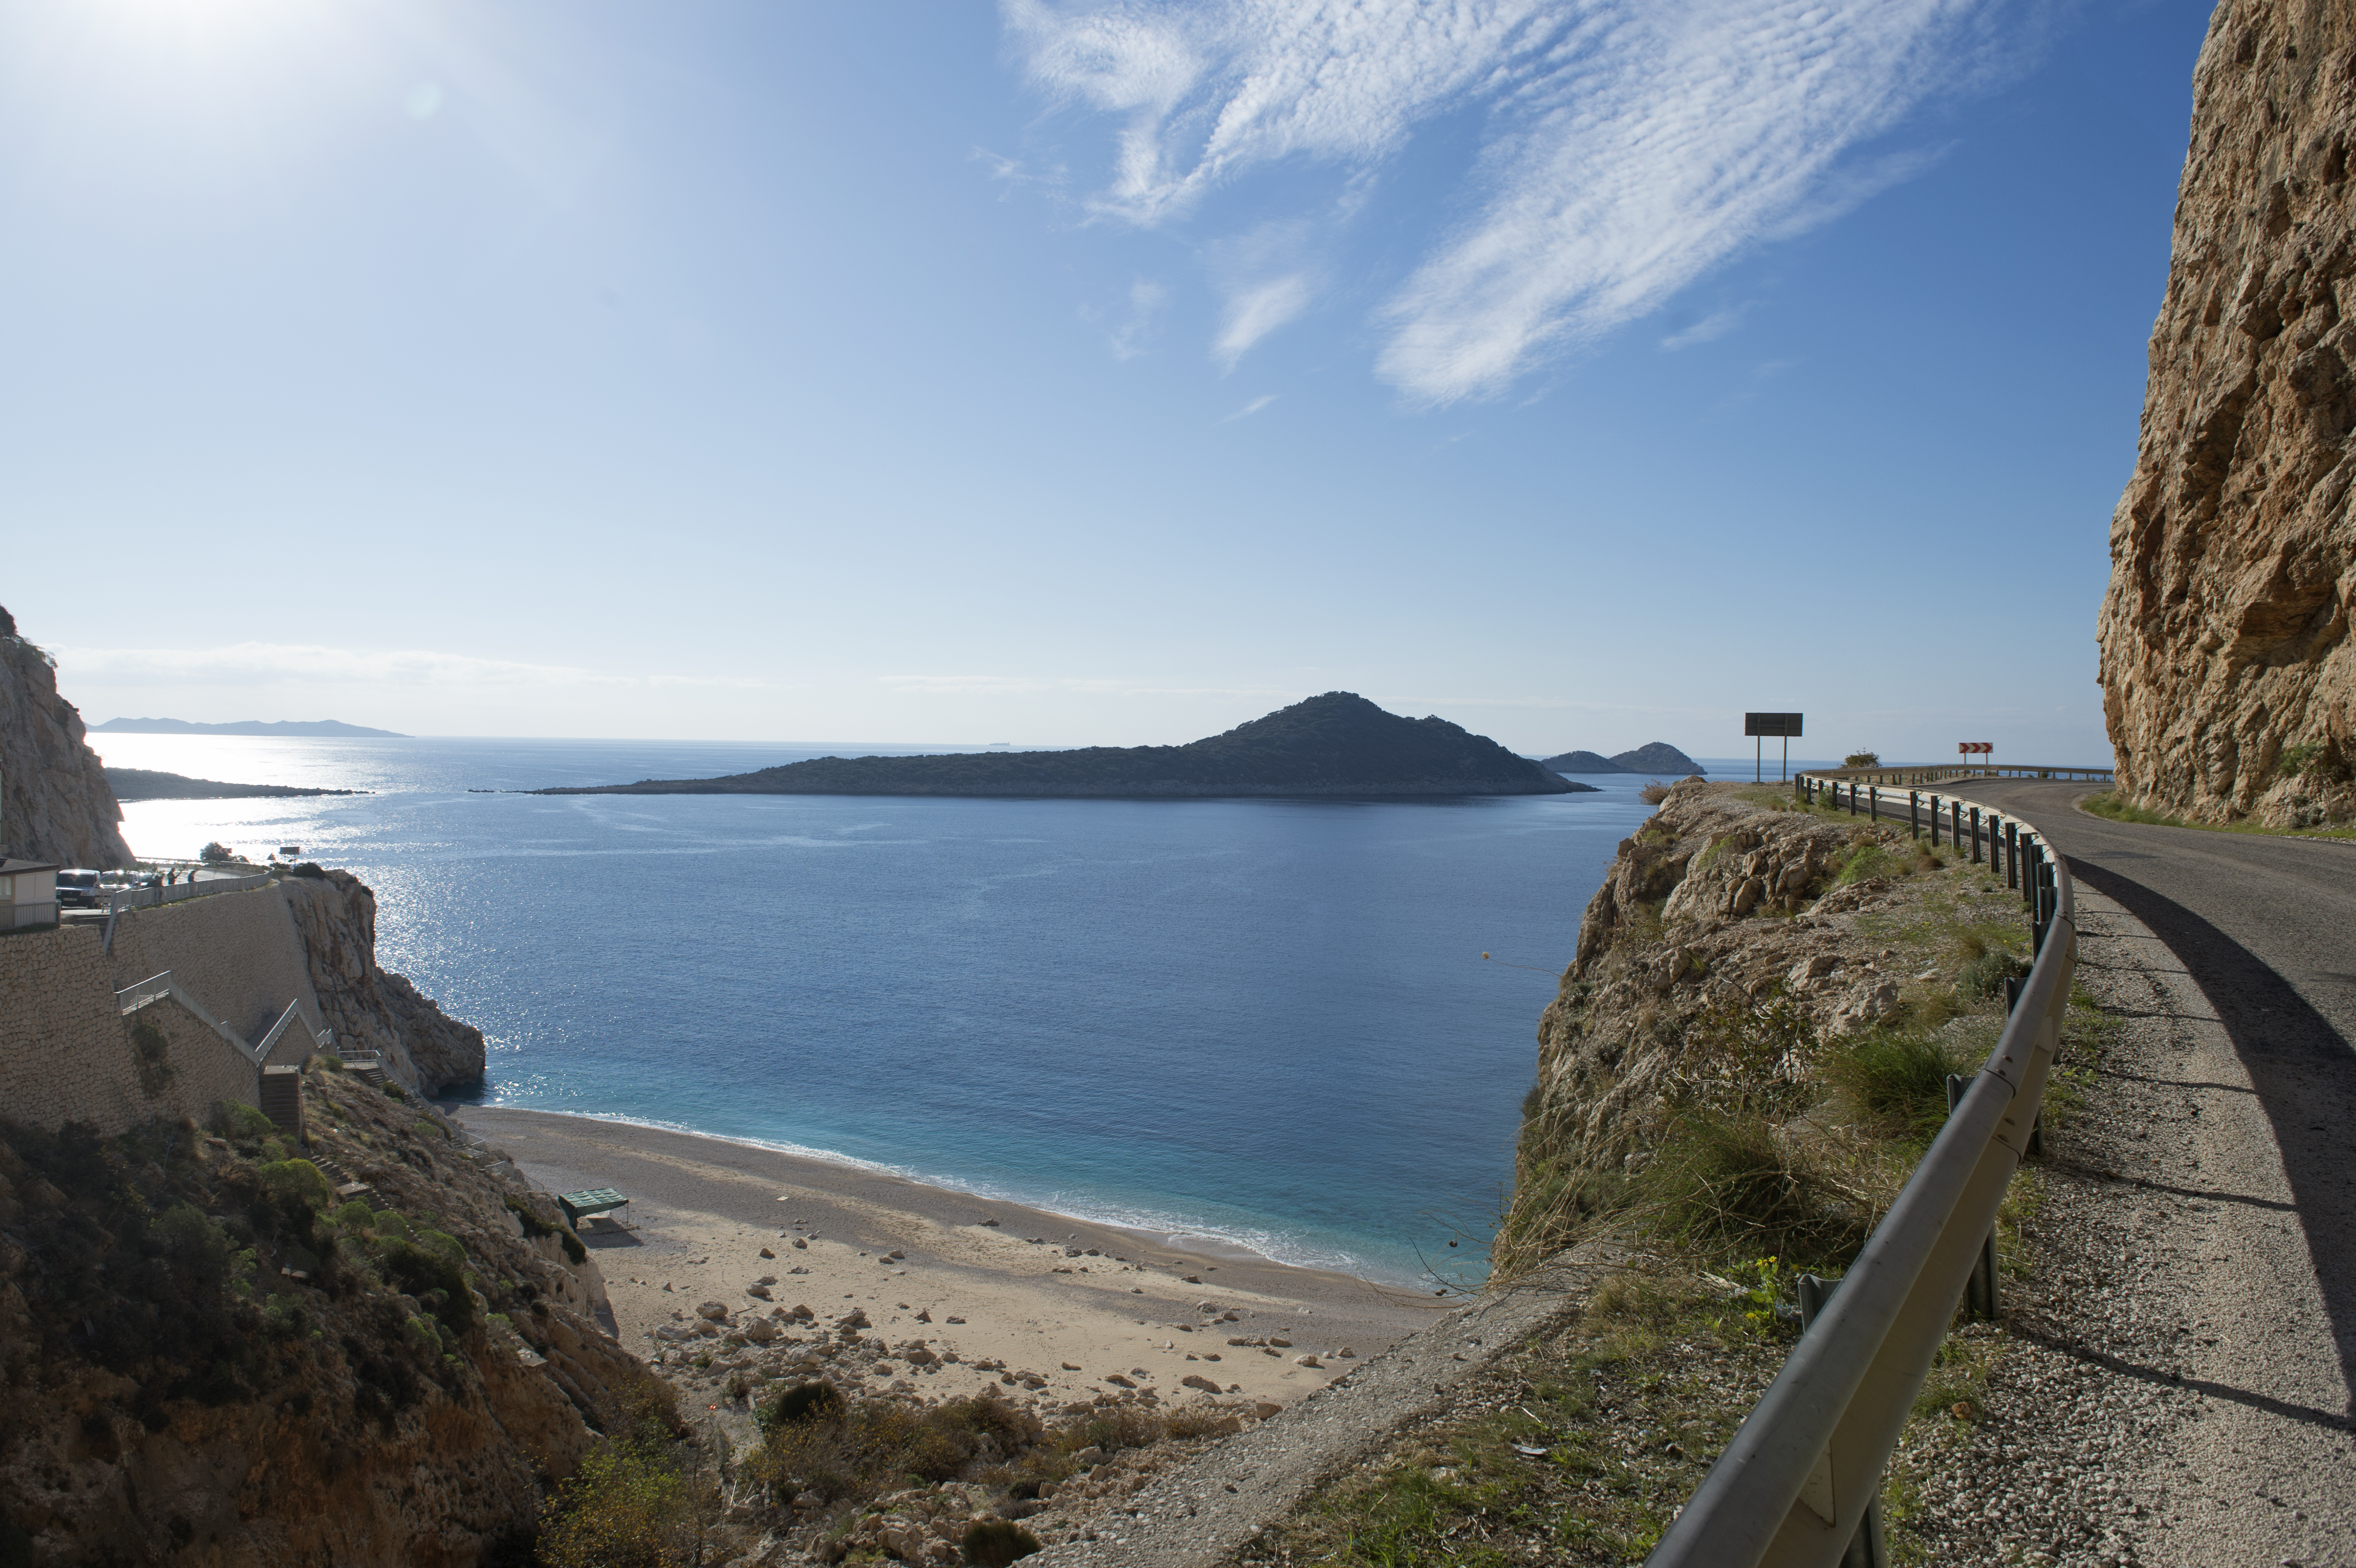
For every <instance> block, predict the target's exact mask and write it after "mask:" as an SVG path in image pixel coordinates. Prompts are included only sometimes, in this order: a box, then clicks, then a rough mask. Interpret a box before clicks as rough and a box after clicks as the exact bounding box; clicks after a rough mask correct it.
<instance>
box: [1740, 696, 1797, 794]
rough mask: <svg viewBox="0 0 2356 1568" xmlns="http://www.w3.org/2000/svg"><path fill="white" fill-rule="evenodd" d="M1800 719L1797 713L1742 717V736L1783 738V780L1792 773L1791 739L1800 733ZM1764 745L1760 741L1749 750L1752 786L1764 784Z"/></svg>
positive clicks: (1748, 714) (1756, 714) (1746, 715)
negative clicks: (1776, 736)
mask: <svg viewBox="0 0 2356 1568" xmlns="http://www.w3.org/2000/svg"><path fill="white" fill-rule="evenodd" d="M1802 717H1803V716H1802V715H1800V714H1797V713H1745V714H1744V715H1743V716H1742V732H1743V733H1744V734H1746V735H1751V736H1763V735H1780V736H1782V737H1783V773H1782V774H1781V775H1780V776H1782V777H1784V778H1789V777H1790V776H1791V773H1792V737H1793V736H1794V735H1796V734H1798V733H1799V732H1800V720H1801V718H1802ZM1766 745H1767V742H1766V741H1763V740H1762V741H1759V742H1758V744H1756V745H1754V746H1752V747H1751V783H1753V784H1762V783H1764V782H1765V774H1766V771H1767V764H1766Z"/></svg>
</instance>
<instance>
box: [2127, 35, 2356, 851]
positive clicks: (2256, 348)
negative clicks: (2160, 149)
mask: <svg viewBox="0 0 2356 1568" xmlns="http://www.w3.org/2000/svg"><path fill="white" fill-rule="evenodd" d="M2351 141H2356V13H2351V11H2350V10H2349V8H2348V7H2347V6H2346V5H2340V4H2335V3H2333V0H2226V3H2225V4H2222V5H2219V6H2218V8H2217V11H2216V14H2215V16H2213V17H2212V18H2211V22H2210V27H2209V36H2208V40H2207V42H2206V43H2205V44H2204V45H2203V46H2202V48H2201V59H2200V63H2199V65H2198V66H2197V67H2196V69H2195V71H2194V76H2193V115H2192V144H2191V151H2190V155H2188V156H2187V158H2186V159H2185V165H2184V175H2183V179H2182V182H2181V185H2180V187H2179V199H2178V203H2177V208H2176V230H2175V240H2174V244H2173V249H2172V251H2171V254H2170V257H2169V279H2168V291H2167V296H2166V299H2165V301H2164V302H2163V304H2161V307H2160V313H2159V319H2158V323H2157V325H2155V326H2154V328H2153V330H2152V337H2151V356H2150V359H2151V369H2150V379H2149V381H2148V383H2147V389H2146V392H2145V399H2144V411H2143V425H2142V435H2141V443H2140V452H2139V454H2138V457H2137V462H2136V473H2135V476H2134V478H2133V479H2132V480H2131V481H2130V482H2129V483H2128V485H2127V487H2126V494H2125V495H2124V496H2122V497H2121V498H2120V501H2119V505H2118V509H2117V511H2116V512H2115V515H2114V516H2113V518H2112V522H2111V563H2112V565H2111V583H2110V590H2109V592H2108V594H2107V595H2106V597H2105V598H2104V604H2103V612H2102V621H2101V627H2100V638H2101V642H2102V674H2101V680H2102V686H2103V703H2104V718H2105V720H2106V722H2107V724H2108V727H2109V731H2110V736H2111V744H2112V746H2113V748H2114V750H2115V754H2116V762H2117V765H2118V770H2119V782H2120V786H2121V789H2122V792H2123V793H2125V794H2126V795H2128V796H2130V797H2131V798H2133V799H2135V800H2136V801H2139V802H2141V803H2143V804H2146V805H2152V806H2155V807H2158V808H2160V809H2164V810H2169V811H2172V812H2177V813H2180V814H2184V815H2188V816H2196V817H2201V818H2205V819H2209V820H2225V819H2231V818H2234V817H2239V816H2250V815H2254V816H2258V817H2259V818H2261V819H2262V820H2265V821H2268V822H2271V823H2274V824H2276V825H2278V826H2298V825H2310V824H2313V823H2317V822H2319V821H2323V820H2326V819H2328V818H2331V817H2340V816H2349V815H2351V813H2356V788H2351V784H2350V783H2349V777H2350V768H2351V763H2356V731H2352V730H2351V725H2356V649H2351V645H2350V639H2349V620H2350V615H2351V609H2356V525H2351V519H2350V517H2349V512H2348V492H2349V483H2350V480H2351V477H2356V465H2351V463H2350V461H2349V452H2348V443H2349V436H2350V432H2351V428H2356V371H2351V361H2356V326H2351V325H2350V324H2349V321H2348V319H2347V318H2348V316H2349V315H2351V313H2352V312H2356V209H2351V193H2356V187H2351V184H2350V181H2349V168H2348V160H2349V151H2350V144H2351Z"/></svg>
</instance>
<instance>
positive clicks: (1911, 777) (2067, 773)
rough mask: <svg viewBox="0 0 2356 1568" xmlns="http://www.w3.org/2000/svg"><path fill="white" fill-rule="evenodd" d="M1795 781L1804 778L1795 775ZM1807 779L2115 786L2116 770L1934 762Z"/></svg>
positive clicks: (1821, 772)
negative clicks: (2010, 781) (2040, 781)
mask: <svg viewBox="0 0 2356 1568" xmlns="http://www.w3.org/2000/svg"><path fill="white" fill-rule="evenodd" d="M1793 776H1794V778H1798V777H1801V776H1802V775H1801V774H1798V773H1795V774H1794V775H1793ZM1805 776H1807V777H1810V778H1818V779H1841V780H1854V781H1857V782H1858V783H1863V784H1944V783H1946V782H1947V781H1948V780H1949V779H2061V780H2065V781H2068V782H2071V783H2074V784H2115V783H2116V782H2117V777H2116V773H2115V770H2114V769H2111V768H2106V767H2094V766H2087V767H2079V766H2074V765H2067V766H2065V765H2063V764H2061V763H1928V764H1925V765H1923V766H1921V767H1883V766H1881V765H1879V764H1876V765H1875V766H1873V767H1869V768H1809V769H1807V770H1805Z"/></svg>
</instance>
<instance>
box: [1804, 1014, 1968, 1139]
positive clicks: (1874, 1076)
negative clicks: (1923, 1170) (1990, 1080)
mask: <svg viewBox="0 0 2356 1568" xmlns="http://www.w3.org/2000/svg"><path fill="white" fill-rule="evenodd" d="M1961 1071H1963V1063H1962V1061H1960V1059H1959V1058H1958V1056H1957V1054H1956V1052H1955V1051H1954V1048H1952V1047H1950V1046H1949V1045H1947V1044H1946V1043H1945V1042H1944V1041H1942V1040H1939V1039H1938V1038H1937V1037H1936V1036H1934V1035H1929V1034H1918V1033H1911V1032H1910V1033H1887V1032H1876V1033H1873V1034H1868V1035H1862V1036H1859V1037H1858V1039H1856V1040H1852V1041H1850V1042H1849V1043H1848V1044H1847V1045H1845V1046H1843V1047H1842V1048H1841V1049H1840V1050H1839V1051H1837V1052H1836V1053H1835V1054H1834V1055H1833V1057H1832V1059H1831V1060H1830V1061H1829V1062H1827V1063H1826V1076H1828V1077H1829V1078H1830V1079H1831V1080H1832V1081H1833V1083H1834V1084H1835V1086H1836V1087H1837V1088H1838V1089H1840V1090H1841V1092H1842V1093H1845V1094H1846V1095H1847V1097H1848V1099H1849V1101H1850V1103H1851V1104H1854V1105H1855V1106H1856V1107H1857V1109H1858V1112H1860V1113H1861V1114H1863V1115H1867V1116H1869V1117H1872V1118H1874V1119H1876V1120H1879V1121H1880V1122H1881V1123H1883V1124H1884V1125H1887V1126H1889V1127H1890V1128H1891V1129H1892V1130H1893V1131H1896V1132H1898V1133H1900V1134H1901V1135H1902V1136H1910V1137H1914V1138H1920V1139H1922V1140H1923V1141H1926V1142H1927V1141H1928V1140H1930V1139H1932V1138H1933V1137H1936V1136H1938V1133H1939V1129H1940V1127H1941V1126H1943V1125H1945V1123H1946V1120H1947V1074H1949V1073H1950V1072H1961Z"/></svg>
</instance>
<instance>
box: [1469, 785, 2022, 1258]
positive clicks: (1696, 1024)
mask: <svg viewBox="0 0 2356 1568" xmlns="http://www.w3.org/2000/svg"><path fill="white" fill-rule="evenodd" d="M1750 794H1751V792H1749V791H1747V790H1746V789H1744V788H1742V787H1740V786H1732V785H1723V784H1705V783H1704V782H1702V781H1701V780H1699V779H1689V780H1687V781H1686V782H1685V783H1683V784H1678V785H1677V786H1676V788H1674V789H1672V790H1671V791H1670V792H1669V794H1668V796H1667V798H1666V799H1665V800H1664V801H1663V802H1662V803H1661V808H1660V810H1659V811H1658V812H1657V813H1656V814H1655V816H1654V817H1653V818H1652V820H1651V821H1649V822H1647V823H1646V824H1645V825H1644V828H1643V830H1642V831H1640V832H1638V833H1637V834H1636V835H1635V836H1634V837H1631V838H1628V839H1626V840H1623V841H1622V844H1621V846H1620V854H1619V858H1618V859H1616V860H1615V861H1614V863H1613V865H1612V869H1611V872H1610V873H1609V874H1608V875H1607V876H1606V877H1605V878H1604V881H1603V885H1602V887H1601V888H1600V889H1599V890H1598V891H1597V892H1596V894H1595V897H1594V898H1593V899H1592V900H1591V901H1590V902H1589V904H1588V906H1587V915H1586V919H1585V920H1584V921H1583V922H1582V923H1581V924H1580V932H1579V946H1578V950H1577V956H1576V958H1574V960H1573V961H1572V963H1571V965H1570V967H1569V969H1568V970H1567V971H1565V972H1564V975H1563V977H1562V985H1561V988H1560V990H1559V991H1558V993H1557V995H1556V997H1555V999H1554V1000H1553V1002H1551V1003H1550V1004H1549V1005H1548V1006H1547V1009H1546V1012H1545V1013H1544V1015H1543V1016H1541V1018H1540V1019H1539V1020H1538V1064H1537V1083H1535V1084H1534V1085H1533V1086H1532V1088H1531V1090H1530V1093H1529V1096H1528V1098H1527V1099H1526V1100H1525V1101H1524V1102H1523V1107H1522V1108H1523V1115H1524V1121H1523V1125H1522V1135H1521V1140H1520V1146H1519V1147H1518V1149H1517V1150H1516V1154H1515V1192H1514V1200H1513V1205H1512V1209H1511V1211H1509V1214H1508V1218H1507V1224H1506V1226H1505V1230H1504V1232H1501V1234H1500V1236H1499V1238H1498V1242H1497V1243H1496V1246H1495V1249H1494V1253H1493V1255H1494V1258H1495V1260H1496V1263H1497V1266H1498V1267H1499V1268H1500V1269H1502V1270H1503V1271H1504V1272H1505V1275H1508V1276H1510V1275H1513V1274H1514V1273H1515V1272H1516V1271H1517V1270H1520V1269H1524V1268H1528V1267H1531V1266H1533V1265H1535V1264H1537V1263H1538V1262H1539V1261H1541V1260H1542V1259H1544V1258H1545V1257H1547V1256H1549V1255H1551V1253H1552V1252H1553V1251H1554V1250H1555V1249H1556V1248H1558V1246H1560V1245H1563V1244H1566V1243H1565V1236H1566V1234H1567V1233H1568V1232H1567V1230H1566V1227H1567V1226H1568V1225H1569V1224H1571V1223H1572V1222H1573V1221H1575V1219H1576V1216H1577V1215H1578V1213H1579V1212H1580V1211H1581V1210H1582V1208H1583V1207H1584V1206H1586V1205H1588V1204H1590V1203H1591V1202H1601V1201H1605V1200H1607V1199H1608V1196H1609V1194H1611V1193H1612V1191H1614V1190H1615V1189H1618V1188H1620V1187H1621V1186H1622V1185H1623V1184H1625V1183H1627V1182H1628V1181H1629V1180H1630V1179H1633V1178H1635V1177H1637V1176H1638V1174H1639V1173H1640V1172H1641V1171H1643V1169H1644V1167H1645V1165H1646V1163H1647V1162H1648V1161H1649V1160H1650V1159H1651V1158H1652V1157H1653V1156H1654V1154H1655V1153H1656V1152H1657V1151H1658V1150H1659V1149H1660V1148H1661V1147H1663V1146H1664V1145H1665V1143H1667V1142H1669V1141H1671V1140H1673V1139H1674V1138H1675V1137H1676V1136H1677V1133H1678V1129H1679V1127H1680V1126H1681V1125H1683V1124H1684V1122H1685V1120H1686V1119H1687V1118H1688V1117H1690V1116H1693V1115H1696V1114H1697V1112H1698V1111H1708V1113H1709V1114H1713V1115H1714V1114H1718V1113H1719V1112H1723V1111H1725V1110H1726V1108H1727V1107H1729V1106H1736V1107H1749V1108H1751V1109H1754V1110H1755V1109H1757V1107H1759V1106H1760V1105H1762V1104H1767V1103H1769V1102H1780V1101H1788V1102H1789V1103H1788V1104H1785V1106H1784V1108H1785V1109H1786V1110H1791V1109H1793V1108H1794V1107H1801V1108H1804V1106H1805V1105H1807V1104H1812V1103H1814V1101H1815V1099H1817V1098H1818V1097H1820V1095H1821V1093H1822V1085H1821V1083H1818V1082H1816V1080H1817V1078H1818V1076H1819V1074H1820V1071H1821V1064H1822V1060H1823V1057H1824V1054H1825V1051H1826V1048H1827V1047H1828V1046H1831V1045H1833V1044H1835V1043H1836V1042H1837V1041H1839V1040H1843V1039H1845V1038H1847V1037H1849V1036H1854V1035H1858V1034H1861V1033H1864V1032H1866V1031H1869V1030H1872V1029H1877V1028H1885V1027H1888V1026H1890V1025H1891V1024H1893V1023H1902V1022H1903V1021H1904V1019H1905V1018H1906V1016H1907V1015H1908V1013H1909V1009H1910V1008H1919V1009H1920V1012H1921V1015H1922V1016H1923V1017H1929V1018H1933V1019H1942V1018H1946V1017H1949V1016H1951V1015H1954V1013H1955V1012H1956V1010H1957V1007H1956V1006H1950V1005H1948V1003H1949V1002H1951V1001H1953V1000H1954V998H1955V997H1957V996H1958V992H1957V990H1956V987H1957V985H1958V981H1959V976H1960V966H1961V965H1962V964H1963V963H1964V962H1965V955H1964V953H1963V951H1962V950H1961V949H1960V948H1959V947H1954V946H1951V945H1949V944H1947V941H1946V939H1945V938H1944V937H1939V936H1933V935H1930V934H1927V933H1932V932H1934V931H1936V930H1939V929H1942V928H1944V927H1951V926H1954V925H1955V924H1957V923H1965V924H1970V923H1973V922H1974V921H1975V920H1984V919H1985V918H1986V917H1988V916H1994V917H1995V919H1996V920H1997V921H1998V922H1999V923H2007V922H2008V921H2009V920H2010V918H2011V917H2012V915H2013V913H2014V912H2017V910H2018V909H2019V901H2018V897H2017V895H2015V894H2013V893H2011V892H2009V891H2006V890H2005V889H2004V888H2003V886H2002V884H2001V882H2000V880H1997V878H1995V877H1994V876H1993V875H1992V874H1990V873H1989V872H1988V871H1987V869H1986V868H1985V867H1984V866H1982V867H1975V866H1973V865H1972V864H1970V863H1968V861H1966V862H1965V863H1962V864H1958V863H1957V862H1956V859H1955V856H1954V847H1953V846H1952V845H1951V844H1950V845H1943V846H1941V847H1940V848H1938V849H1937V850H1933V848H1932V847H1931V845H1930V844H1929V842H1928V841H1927V838H1926V839H1924V840H1922V841H1920V842H1918V841H1916V840H1914V839H1913V838H1912V837H1910V835H1909V833H1908V830H1907V827H1906V823H1905V806H1904V802H1903V799H1902V798H1901V801H1900V802H1899V804H1898V805H1897V807H1896V811H1897V817H1896V820H1895V821H1888V820H1885V821H1884V822H1882V823H1880V824H1879V825H1877V824H1875V823H1873V822H1871V821H1869V820H1868V819H1866V818H1862V817H1855V816H1834V815H1831V814H1829V813H1820V812H1808V811H1801V810H1793V809H1780V807H1782V806H1783V802H1782V801H1780V800H1758V799H1752V798H1750V797H1749V796H1750ZM1975 932H1976V936H1975V940H1976V941H1979V942H1981V943H1982V944H1983V947H1985V944H1986V943H1987V941H1988V940H1989V939H1988V936H1987V927H1986V925H1984V924H1982V925H1976V926H1975ZM2019 940H2020V944H2021V945H2024V946H2025V945H2026V927H2025V926H2024V927H2023V928H2022V931H2021V937H2020V939H2019ZM1926 944H1927V945H1926ZM1998 945H2002V944H2001V943H1998ZM1996 1005H1997V1004H1995V1003H1994V1002H1992V1001H1989V1000H1987V999H1984V998H1982V999H1976V1000H1974V1001H1971V1002H1969V1003H1966V1004H1958V1006H1963V1007H1966V1008H1977V1009H1978V1010H1979V1011H1980V1012H1982V1013H1987V1012H1989V1011H1991V1010H1993V1008H1995V1007H1996Z"/></svg>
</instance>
